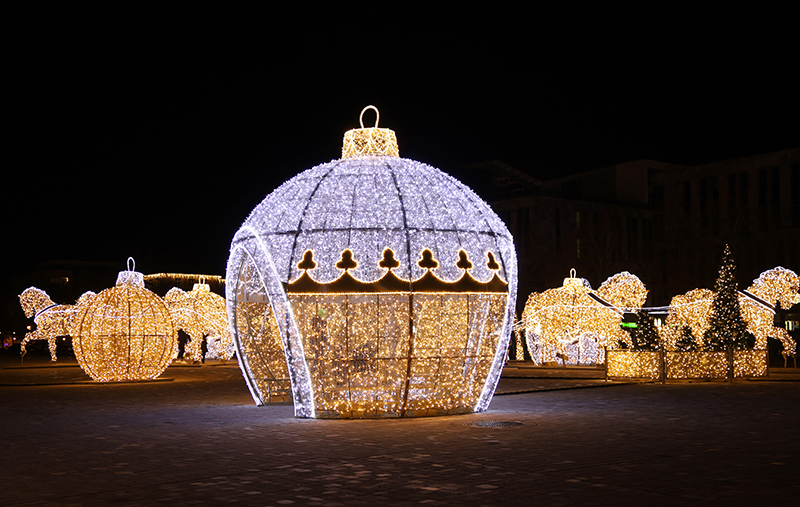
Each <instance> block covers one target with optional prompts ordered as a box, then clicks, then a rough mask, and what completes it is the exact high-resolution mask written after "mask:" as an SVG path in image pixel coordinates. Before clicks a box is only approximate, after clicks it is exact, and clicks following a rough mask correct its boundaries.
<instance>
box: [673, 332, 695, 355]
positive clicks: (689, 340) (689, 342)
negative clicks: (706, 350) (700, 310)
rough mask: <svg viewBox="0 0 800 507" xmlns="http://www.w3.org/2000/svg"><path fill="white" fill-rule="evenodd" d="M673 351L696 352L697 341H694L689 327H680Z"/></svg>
mask: <svg viewBox="0 0 800 507" xmlns="http://www.w3.org/2000/svg"><path fill="white" fill-rule="evenodd" d="M675 349H676V350H678V351H680V352H697V341H696V340H695V339H694V333H692V328H691V326H683V327H681V335H680V337H679V338H678V340H677V341H676V342H675Z"/></svg>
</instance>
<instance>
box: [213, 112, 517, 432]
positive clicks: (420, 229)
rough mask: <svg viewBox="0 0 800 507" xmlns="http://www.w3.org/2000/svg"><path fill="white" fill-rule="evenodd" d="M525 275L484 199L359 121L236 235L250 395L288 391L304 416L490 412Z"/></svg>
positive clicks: (231, 295) (239, 340)
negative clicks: (333, 151) (332, 151)
mask: <svg viewBox="0 0 800 507" xmlns="http://www.w3.org/2000/svg"><path fill="white" fill-rule="evenodd" d="M370 107H371V106H370ZM366 109H367V108H365V110H366ZM376 111H377V110H376ZM362 115H363V111H362ZM516 269H517V267H516V255H515V251H514V244H513V239H512V237H511V235H510V234H509V232H508V230H507V229H506V227H505V225H504V224H503V222H502V221H501V220H500V218H499V217H498V216H497V215H496V214H495V213H494V212H493V211H492V210H491V209H490V208H489V206H488V205H487V204H486V203H485V202H484V201H482V200H481V199H480V198H479V197H478V196H477V195H475V193H473V192H472V191H471V190H470V189H469V188H467V187H466V186H464V185H463V184H462V183H460V182H459V181H458V180H456V179H454V178H452V177H450V176H448V175H447V174H445V173H443V172H442V171H440V170H438V169H436V168H434V167H431V166H428V165H426V164H423V163H420V162H416V161H414V160H409V159H403V158H400V157H399V156H398V151H397V143H396V140H395V135H394V132H392V131H391V130H388V129H380V128H377V122H376V127H375V128H363V124H362V128H361V129H354V130H351V131H349V132H347V133H346V134H345V139H344V147H343V149H342V158H341V159H338V160H334V161H332V162H329V163H326V164H322V165H319V166H316V167H314V168H311V169H309V170H307V171H304V172H302V173H300V174H298V175H297V176H295V177H294V178H292V179H290V180H289V181H287V182H286V183H284V184H283V185H282V186H280V187H279V188H278V189H276V190H275V191H274V192H272V193H271V194H270V195H268V196H267V198H266V199H265V200H264V201H263V202H262V203H261V204H260V205H258V206H257V207H256V208H255V209H254V210H253V212H252V213H251V215H250V217H249V218H248V219H247V220H246V221H245V223H244V224H243V225H242V227H241V228H240V229H239V231H238V232H237V233H236V235H235V237H234V239H233V242H232V246H231V255H230V258H229V260H228V269H227V276H226V279H227V283H226V291H227V304H228V320H229V322H230V326H231V333H232V334H233V336H234V343H235V344H236V347H237V356H238V358H239V363H240V365H241V367H242V371H243V373H244V376H245V379H246V380H247V383H248V386H249V387H250V391H251V393H252V394H253V398H254V399H255V401H256V403H257V404H263V403H265V402H266V401H268V399H269V396H270V393H272V392H275V391H280V390H281V389H284V390H286V391H289V390H291V393H292V396H293V398H294V404H295V414H296V415H297V416H298V417H322V418H337V417H341V418H352V417H412V416H424V415H444V414H455V413H466V412H473V411H482V410H485V409H486V408H487V407H488V404H489V402H490V401H491V398H492V395H493V394H494V390H495V387H496V385H497V381H498V378H499V374H500V371H501V369H502V365H503V362H504V360H505V354H506V349H507V346H508V340H509V337H510V334H511V324H512V321H513V309H514V305H515V296H516V286H517V280H516Z"/></svg>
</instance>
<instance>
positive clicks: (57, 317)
mask: <svg viewBox="0 0 800 507" xmlns="http://www.w3.org/2000/svg"><path fill="white" fill-rule="evenodd" d="M94 296H95V293H94V292H91V291H88V292H84V293H83V294H82V295H81V297H80V298H78V301H77V304H75V305H59V304H56V303H54V302H53V300H52V299H50V296H48V295H47V292H45V291H43V290H42V289H39V288H36V287H28V288H27V289H25V290H24V291H23V292H22V294H20V295H19V302H20V305H21V306H22V310H23V311H24V312H25V316H26V317H28V318H31V317H33V321H34V322H35V323H36V330H35V331H31V332H30V333H26V334H25V338H24V339H23V340H22V343H21V344H20V351H21V353H22V355H23V356H24V355H25V354H26V353H27V350H26V348H25V345H26V344H27V343H28V342H30V341H33V340H47V344H48V347H49V348H50V360H51V361H56V360H57V357H56V343H57V342H56V340H57V339H58V337H59V336H70V335H71V332H70V329H71V327H72V319H73V318H74V317H75V315H76V313H77V312H78V309H79V308H80V306H81V305H83V304H85V303H86V302H88V301H89V300H90V299H91V298H92V297H94Z"/></svg>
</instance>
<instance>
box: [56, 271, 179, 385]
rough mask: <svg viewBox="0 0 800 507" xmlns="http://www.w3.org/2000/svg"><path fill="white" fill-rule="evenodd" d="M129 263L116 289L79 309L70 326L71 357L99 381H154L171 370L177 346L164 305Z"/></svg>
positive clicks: (121, 273) (93, 298)
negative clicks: (168, 368)
mask: <svg viewBox="0 0 800 507" xmlns="http://www.w3.org/2000/svg"><path fill="white" fill-rule="evenodd" d="M132 261H133V259H129V260H128V263H129V268H128V270H127V271H122V272H120V274H119V276H118V277H117V284H116V286H114V287H111V288H109V289H106V290H104V291H102V292H100V293H99V294H97V295H96V296H94V297H92V298H91V300H90V301H89V302H88V303H87V304H85V305H82V306H80V307H79V308H80V309H79V312H78V314H77V316H76V317H75V320H74V323H73V329H72V347H73V350H74V352H75V357H76V358H77V360H78V363H79V364H80V366H81V368H83V371H85V372H86V374H87V375H89V376H90V377H92V379H94V380H96V381H99V382H114V381H120V380H147V379H153V378H156V377H158V376H159V375H161V374H162V373H163V372H164V370H166V369H167V366H169V364H170V362H171V361H172V358H173V356H174V351H175V348H176V346H177V335H176V331H175V328H174V327H173V325H172V321H171V320H170V316H169V311H168V310H167V307H166V305H164V302H163V301H162V300H161V298H160V297H158V296H157V295H156V294H154V293H153V292H151V291H149V290H147V289H145V288H144V281H143V277H142V274H141V273H139V272H136V271H133V267H132V265H131V263H132Z"/></svg>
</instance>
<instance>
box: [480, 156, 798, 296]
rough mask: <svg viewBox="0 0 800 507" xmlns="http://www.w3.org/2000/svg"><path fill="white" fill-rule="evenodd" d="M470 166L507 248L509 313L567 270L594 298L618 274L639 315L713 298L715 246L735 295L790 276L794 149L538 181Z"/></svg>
mask: <svg viewBox="0 0 800 507" xmlns="http://www.w3.org/2000/svg"><path fill="white" fill-rule="evenodd" d="M480 165H481V167H482V168H483V169H490V170H491V172H492V174H493V190H494V195H495V199H493V202H492V203H491V204H492V207H493V208H494V209H495V210H496V211H497V212H498V213H499V214H500V216H502V217H503V219H504V220H505V221H506V223H507V225H508V227H509V229H510V230H511V233H512V234H513V235H514V239H515V242H516V246H517V255H518V257H519V267H520V273H519V280H520V292H519V297H518V301H519V302H520V308H521V307H522V306H523V305H524V303H525V300H526V299H527V296H528V294H530V293H531V292H534V291H536V292H541V291H543V290H546V289H549V288H553V287H557V286H560V285H561V283H562V281H563V279H564V278H565V277H567V276H568V275H569V271H570V269H571V268H575V269H576V271H577V274H578V276H580V277H583V278H586V279H588V280H589V281H590V282H591V284H592V286H594V287H597V286H599V285H600V284H601V283H602V282H603V281H605V280H606V279H607V278H608V277H609V276H612V275H614V274H615V273H618V272H620V271H629V272H631V273H633V274H635V275H637V276H638V277H639V278H640V279H641V280H642V281H643V282H644V283H645V285H646V286H647V288H648V289H649V290H650V295H649V297H648V300H647V303H646V304H647V305H648V306H658V305H666V304H668V303H669V301H670V299H671V298H672V296H674V295H677V294H682V293H685V292H686V291H688V290H691V289H694V288H698V287H706V288H713V283H714V280H715V279H716V277H717V270H718V268H719V262H720V259H721V258H722V250H723V248H724V246H725V244H729V245H730V246H731V249H732V251H733V254H734V258H735V260H736V263H737V266H738V282H739V286H740V287H742V288H744V287H747V286H748V285H750V283H751V281H752V280H753V279H754V278H756V277H758V275H759V274H760V273H761V272H763V271H766V270H768V269H771V268H773V267H775V266H783V267H786V268H789V269H792V270H794V271H795V272H797V271H800V148H795V149H790V150H783V151H779V152H773V153H766V154H762V155H756V156H752V157H745V158H740V159H734V160H726V161H721V162H714V163H709V164H704V165H699V166H691V167H689V166H681V165H677V164H669V163H665V162H659V161H654V160H637V161H633V162H627V163H624V164H617V165H614V166H610V167H606V168H602V169H598V170H594V171H589V172H585V173H580V174H576V175H573V176H568V177H565V178H560V179H555V180H548V181H540V180H538V179H536V178H534V177H531V176H530V175H527V174H525V173H523V172H522V171H519V170H517V169H515V168H511V167H508V166H506V165H504V164H502V163H501V162H496V161H495V162H487V163H482V164H480Z"/></svg>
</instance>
